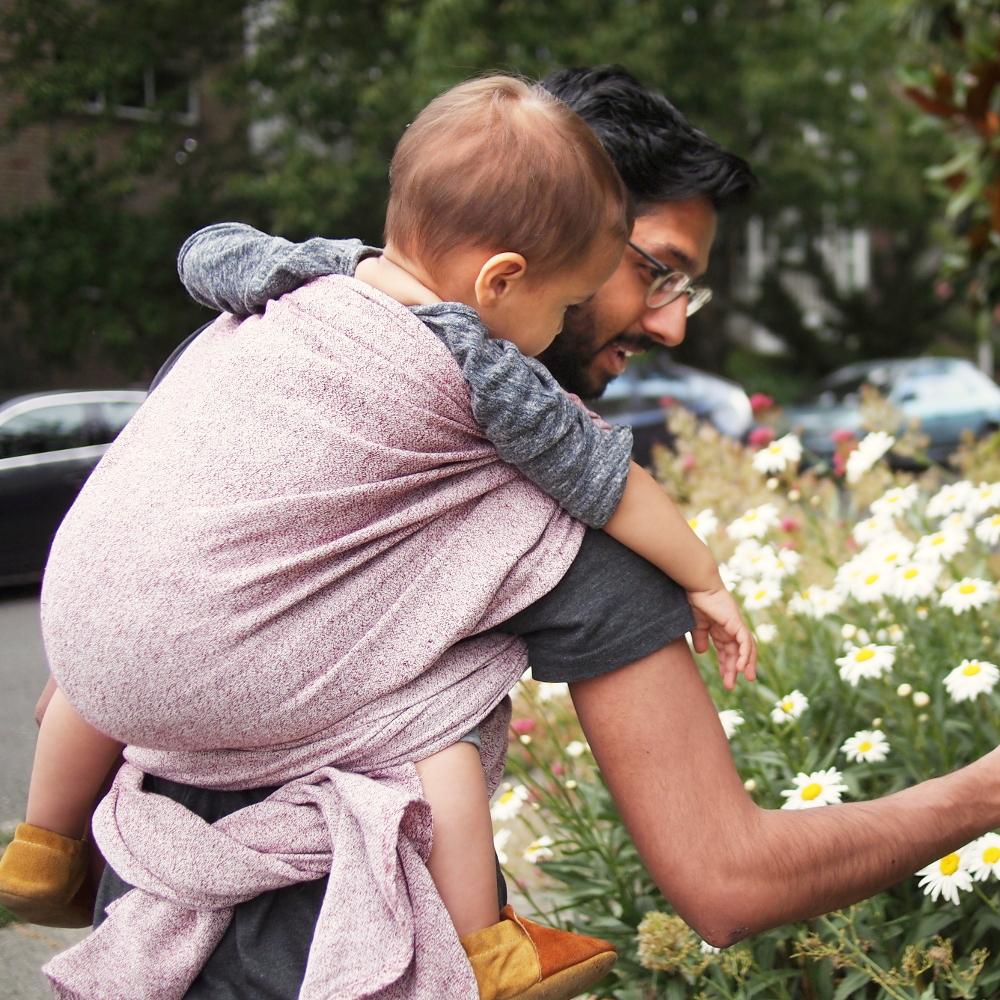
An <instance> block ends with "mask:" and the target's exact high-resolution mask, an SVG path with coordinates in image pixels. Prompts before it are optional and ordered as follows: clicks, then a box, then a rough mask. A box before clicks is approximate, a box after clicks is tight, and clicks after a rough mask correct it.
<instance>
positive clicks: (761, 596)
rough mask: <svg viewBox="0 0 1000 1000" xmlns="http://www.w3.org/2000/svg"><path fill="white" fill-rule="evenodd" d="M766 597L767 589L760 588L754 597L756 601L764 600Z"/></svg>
mask: <svg viewBox="0 0 1000 1000" xmlns="http://www.w3.org/2000/svg"><path fill="white" fill-rule="evenodd" d="M765 597H767V591H766V590H758V591H757V593H756V594H754V595H753V599H754V600H755V601H762V600H764V598H765Z"/></svg>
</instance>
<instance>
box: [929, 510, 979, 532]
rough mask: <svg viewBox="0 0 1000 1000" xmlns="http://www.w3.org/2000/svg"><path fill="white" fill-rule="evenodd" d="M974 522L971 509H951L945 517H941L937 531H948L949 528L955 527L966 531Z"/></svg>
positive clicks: (974, 518)
mask: <svg viewBox="0 0 1000 1000" xmlns="http://www.w3.org/2000/svg"><path fill="white" fill-rule="evenodd" d="M975 523H976V515H975V513H974V512H973V511H971V510H953V511H952V512H951V513H950V514H949V515H948V516H947V517H942V518H941V523H940V524H939V525H938V531H948V530H949V529H950V528H952V529H955V528H957V529H958V530H959V531H968V530H969V528H971V527H972V526H973V525H974V524H975Z"/></svg>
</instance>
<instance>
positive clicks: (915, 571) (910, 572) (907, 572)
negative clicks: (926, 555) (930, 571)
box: [903, 567, 920, 580]
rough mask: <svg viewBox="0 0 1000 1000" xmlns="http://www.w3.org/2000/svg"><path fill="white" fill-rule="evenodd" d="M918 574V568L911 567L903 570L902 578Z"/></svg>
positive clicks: (910, 577)
mask: <svg viewBox="0 0 1000 1000" xmlns="http://www.w3.org/2000/svg"><path fill="white" fill-rule="evenodd" d="M917 576H920V570H919V569H915V568H913V567H911V568H910V569H908V570H905V571H904V572H903V579H904V580H912V579H913V578H914V577H917Z"/></svg>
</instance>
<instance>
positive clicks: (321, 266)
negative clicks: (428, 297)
mask: <svg viewBox="0 0 1000 1000" xmlns="http://www.w3.org/2000/svg"><path fill="white" fill-rule="evenodd" d="M375 253H377V251H375V250H372V249H371V248H366V247H362V245H361V244H360V243H358V242H357V241H349V240H348V241H331V240H322V239H313V240H309V241H308V242H306V243H303V244H291V243H288V241H286V240H282V239H279V238H277V237H272V236H267V235H266V234H263V233H260V232H258V231H257V230H255V229H252V228H251V227H249V226H244V225H240V224H239V223H223V224H220V225H216V226H210V227H208V228H207V229H203V230H201V231H200V232H198V233H195V235H194V236H192V237H191V238H189V239H188V241H187V242H186V243H185V244H184V247H183V248H182V250H181V257H180V259H179V261H178V272H179V273H180V275H181V280H182V281H183V282H184V284H185V286H186V287H187V289H188V291H189V292H190V293H191V294H192V295H193V296H194V297H195V298H196V299H197V300H198V301H199V302H203V303H205V304H208V305H213V306H215V307H216V308H221V309H226V310H228V311H230V312H234V313H236V314H237V315H246V314H248V313H250V312H256V311H260V310H262V309H263V308H264V306H265V304H266V302H267V300H268V299H271V298H275V297H277V296H278V295H281V294H283V293H284V292H287V291H290V290H292V289H293V288H296V287H298V286H299V285H301V284H304V283H305V282H306V281H309V280H312V279H313V278H315V277H318V276H320V275H323V274H331V273H338V274H352V273H353V272H354V268H355V267H356V266H357V264H358V262H359V261H360V260H361V259H363V258H364V257H366V256H370V255H372V254H375ZM373 270H374V269H373ZM397 275H398V272H397ZM366 280H370V281H371V283H373V284H374V285H375V286H376V287H380V288H382V290H383V291H385V292H387V293H388V294H389V295H392V296H393V297H397V298H402V297H404V296H405V295H406V294H408V292H409V290H408V289H406V288H405V287H404V286H402V285H400V283H399V278H398V276H393V275H391V274H390V275H388V277H387V283H386V284H380V283H379V280H378V278H377V276H372V277H369V276H368V275H366ZM414 301H417V299H414ZM416 312H417V315H419V316H420V318H421V319H423V320H424V322H425V323H426V324H427V325H428V326H429V327H430V329H431V330H432V331H433V332H434V333H435V334H436V335H437V337H438V338H439V339H440V340H441V341H442V343H444V345H445V346H446V347H447V348H448V349H449V351H451V353H452V355H453V356H454V357H455V359H456V361H457V362H458V364H459V367H460V368H461V369H462V373H463V375H464V376H465V378H466V380H467V382H468V383H469V389H470V396H471V402H472V409H473V414H474V415H475V417H476V420H477V422H478V423H479V426H480V427H481V428H482V430H483V433H484V435H485V436H486V437H487V438H488V439H489V440H490V441H492V442H493V444H494V445H495V446H496V448H497V452H498V454H499V455H500V457H501V458H503V459H504V460H505V461H507V462H509V463H510V464H512V465H514V466H516V467H517V468H518V469H519V470H520V471H521V472H523V473H524V475H525V476H527V477H528V478H529V479H530V480H532V482H534V483H536V484H537V485H538V486H539V487H540V488H541V489H543V490H544V491H545V492H546V493H548V494H549V495H550V496H552V497H553V498H554V499H556V500H557V501H558V502H559V503H560V505H561V506H562V507H563V508H564V509H565V510H566V511H568V512H569V513H570V514H572V515H573V516H574V517H576V518H578V519H579V520H581V521H583V522H584V523H586V524H588V525H590V526H592V527H599V528H600V527H603V528H605V530H607V531H608V533H609V534H610V535H611V536H612V537H613V538H615V539H617V540H618V541H620V542H622V544H624V545H627V546H628V547H629V548H631V549H633V550H634V551H635V552H637V553H638V554H639V555H641V556H643V557H644V558H646V559H648V560H649V561H650V562H652V563H653V564H654V565H656V566H658V567H659V568H660V569H661V570H663V571H664V572H665V573H666V574H667V575H668V576H670V577H671V578H672V579H674V580H675V581H676V582H677V583H678V584H680V586H682V587H684V589H685V590H687V591H688V592H689V595H690V597H691V601H692V604H693V606H694V610H695V616H696V628H695V631H694V634H693V638H694V643H695V648H696V649H698V650H699V651H703V650H704V648H705V647H706V644H707V638H708V636H709V635H710V636H711V637H712V639H713V641H714V642H715V643H716V646H717V649H718V650H719V654H720V661H721V664H722V670H723V675H724V677H725V679H726V683H727V686H731V684H732V683H733V682H734V681H735V674H736V672H737V671H744V672H746V674H747V676H748V677H752V676H753V669H754V663H755V653H754V649H753V640H752V637H751V636H750V633H749V630H748V629H747V628H746V626H745V624H744V623H743V622H742V620H741V619H740V616H739V612H738V610H737V608H736V604H735V602H734V601H733V600H732V598H731V596H730V595H729V594H728V592H727V591H726V590H725V588H724V587H723V585H722V581H721V579H720V578H719V574H718V569H717V567H716V565H715V562H714V560H713V559H712V557H711V554H710V553H709V552H708V549H707V548H706V547H705V546H704V544H703V543H702V542H701V541H700V540H699V539H698V537H697V536H696V535H695V534H694V532H693V531H691V529H690V527H689V526H688V524H687V522H686V521H685V519H684V518H683V516H682V515H681V513H680V511H679V510H678V509H677V507H676V506H675V505H674V503H673V501H671V500H670V498H669V497H668V496H667V495H666V494H665V493H664V492H663V490H662V489H661V488H660V487H659V486H658V485H657V484H656V483H655V481H654V480H653V479H652V477H651V476H649V475H648V473H646V472H644V470H642V469H641V468H639V466H637V465H636V464H635V463H632V462H630V455H631V449H632V435H631V432H630V431H629V430H628V429H626V428H622V427H615V428H609V427H602V426H599V425H598V424H596V423H594V421H593V420H591V419H590V416H589V415H588V414H587V412H586V411H585V410H584V409H583V408H581V407H580V406H577V405H576V404H575V403H573V402H572V401H571V400H570V399H569V397H568V396H567V395H566V394H565V393H564V392H563V391H562V389H561V388H560V387H559V385H558V383H557V382H556V381H555V379H553V377H552V375H551V374H550V373H549V371H548V370H547V369H546V368H545V367H544V366H543V365H542V364H540V363H539V362H537V361H534V360H533V359H530V358H526V357H525V356H524V355H523V354H522V353H521V352H520V351H519V350H518V349H517V348H516V347H515V346H514V345H513V344H511V343H509V342H507V341H503V340H496V339H494V338H491V337H490V336H489V332H488V331H487V330H486V328H485V327H484V326H483V324H482V322H481V320H480V319H479V316H478V314H477V313H476V312H475V310H473V309H471V308H469V307H467V306H460V305H456V304H455V303H440V304H438V305H429V306H421V307H419V308H418V309H417V310H416Z"/></svg>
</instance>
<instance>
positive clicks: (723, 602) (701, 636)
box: [687, 586, 757, 691]
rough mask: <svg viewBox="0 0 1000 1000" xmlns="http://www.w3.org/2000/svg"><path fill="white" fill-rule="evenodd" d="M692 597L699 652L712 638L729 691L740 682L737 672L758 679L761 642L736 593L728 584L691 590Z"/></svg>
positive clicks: (692, 631)
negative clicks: (745, 616) (742, 611)
mask: <svg viewBox="0 0 1000 1000" xmlns="http://www.w3.org/2000/svg"><path fill="white" fill-rule="evenodd" d="M687 596H688V601H689V602H690V603H691V610H692V611H693V612H694V628H693V629H692V630H691V640H692V643H693V644H694V648H695V650H696V651H697V652H699V653H704V652H705V651H706V650H707V649H708V640H709V638H711V640H712V643H713V644H714V645H715V651H716V654H717V655H718V657H719V673H720V674H721V675H722V683H723V686H724V687H725V688H726V690H727V691H731V690H732V689H733V687H734V686H735V685H736V675H737V674H743V676H744V677H746V679H747V680H748V681H752V680H756V679H757V643H756V640H755V639H754V637H753V634H752V633H751V631H750V629H749V628H748V627H747V624H746V622H745V621H743V619H742V618H741V617H740V609H739V608H738V607H737V605H736V601H735V600H733V595H732V594H730V593H729V591H728V590H726V588H725V587H721V586H720V587H718V588H717V589H714V590H693V591H688V595H687Z"/></svg>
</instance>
